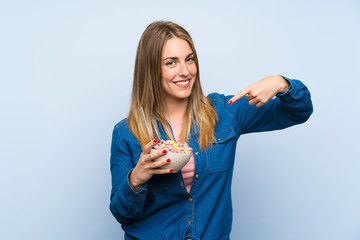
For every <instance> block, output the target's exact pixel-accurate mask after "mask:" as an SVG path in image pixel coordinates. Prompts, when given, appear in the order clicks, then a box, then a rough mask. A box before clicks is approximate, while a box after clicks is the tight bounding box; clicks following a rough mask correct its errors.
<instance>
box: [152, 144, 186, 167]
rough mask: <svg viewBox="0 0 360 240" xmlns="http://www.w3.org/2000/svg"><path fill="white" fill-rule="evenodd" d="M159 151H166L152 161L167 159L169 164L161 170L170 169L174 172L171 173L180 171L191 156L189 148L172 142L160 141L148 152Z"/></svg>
mask: <svg viewBox="0 0 360 240" xmlns="http://www.w3.org/2000/svg"><path fill="white" fill-rule="evenodd" d="M159 150H166V151H167V153H166V154H165V155H162V156H160V157H158V158H156V159H154V161H161V160H166V159H168V158H169V159H170V160H171V162H170V163H168V164H166V165H164V166H162V167H161V168H172V169H173V170H174V171H173V173H177V172H178V171H180V170H181V168H183V167H184V166H185V165H186V164H187V163H188V162H189V160H190V158H191V156H192V149H191V148H185V147H184V144H181V143H177V142H175V141H173V140H160V142H159V143H157V144H156V145H155V146H154V147H153V148H152V149H151V151H150V152H154V151H159Z"/></svg>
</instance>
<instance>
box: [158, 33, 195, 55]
mask: <svg viewBox="0 0 360 240" xmlns="http://www.w3.org/2000/svg"><path fill="white" fill-rule="evenodd" d="M190 53H192V50H191V47H190V45H189V43H188V42H187V41H185V40H184V39H181V38H170V39H169V40H167V41H166V42H165V44H164V48H163V52H162V56H163V58H166V57H181V56H187V55H189V54H190Z"/></svg>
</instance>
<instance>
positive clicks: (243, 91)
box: [228, 88, 249, 105]
mask: <svg viewBox="0 0 360 240" xmlns="http://www.w3.org/2000/svg"><path fill="white" fill-rule="evenodd" d="M248 93H249V90H248V89H247V88H245V89H244V90H242V91H241V92H239V93H238V94H236V95H235V96H233V97H232V98H230V100H229V101H228V104H229V105H230V104H232V103H234V102H236V101H237V100H239V99H240V98H242V97H244V96H246V94H248Z"/></svg>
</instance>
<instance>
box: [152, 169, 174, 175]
mask: <svg viewBox="0 0 360 240" xmlns="http://www.w3.org/2000/svg"><path fill="white" fill-rule="evenodd" d="M173 171H174V169H172V168H159V169H154V170H153V171H152V174H168V173H172V172H173Z"/></svg>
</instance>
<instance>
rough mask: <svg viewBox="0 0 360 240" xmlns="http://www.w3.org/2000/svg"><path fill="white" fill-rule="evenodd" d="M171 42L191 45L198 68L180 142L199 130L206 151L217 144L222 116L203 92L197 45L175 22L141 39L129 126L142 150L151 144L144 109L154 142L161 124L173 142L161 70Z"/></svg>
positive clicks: (153, 28)
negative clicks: (217, 129)
mask: <svg viewBox="0 0 360 240" xmlns="http://www.w3.org/2000/svg"><path fill="white" fill-rule="evenodd" d="M171 38H180V39H183V40H185V41H187V42H188V43H189V45H190V48H191V50H192V51H193V53H194V62H195V64H196V68H197V73H196V77H195V82H194V85H193V88H192V92H191V95H190V97H189V101H188V105H187V108H186V111H185V113H184V116H183V126H182V130H181V133H180V142H186V141H187V140H188V139H189V136H190V130H191V128H192V127H193V128H197V129H198V131H199V140H198V141H199V146H200V149H202V150H203V149H205V148H206V147H207V146H209V145H212V143H213V142H214V141H215V138H214V130H215V124H216V122H217V120H218V116H217V114H216V112H215V109H214V106H213V104H212V103H211V101H210V100H209V99H208V98H207V97H206V96H205V95H204V94H203V91H202V88H201V84H200V77H199V61H198V57H197V54H196V50H195V47H194V43H193V41H192V39H191V37H190V35H189V33H188V32H187V31H186V30H185V29H184V28H182V27H181V26H179V25H177V24H175V23H173V22H169V21H156V22H153V23H151V24H150V25H149V26H148V27H147V28H146V30H145V31H144V33H143V34H142V36H141V38H140V41H139V45H138V48H137V53H136V60H135V70H134V80H133V88H132V95H131V104H130V111H129V115H128V126H129V129H130V131H131V132H132V134H133V135H134V136H135V137H136V139H137V140H138V141H139V142H140V144H141V146H142V147H143V146H144V145H146V144H147V143H148V142H150V140H151V139H149V137H148V134H147V130H146V127H145V125H144V124H143V121H142V116H141V111H140V107H142V108H143V110H144V113H145V119H146V124H147V126H148V128H149V131H150V135H151V138H152V139H155V138H157V139H159V129H158V123H160V124H161V125H162V127H163V129H164V130H165V133H166V134H167V137H168V139H173V135H172V133H171V128H170V126H169V124H168V122H167V121H166V119H165V118H164V116H165V112H166V109H167V108H166V101H165V92H164V89H163V87H162V70H161V65H162V51H163V47H164V44H165V42H166V41H167V40H169V39H171Z"/></svg>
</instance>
